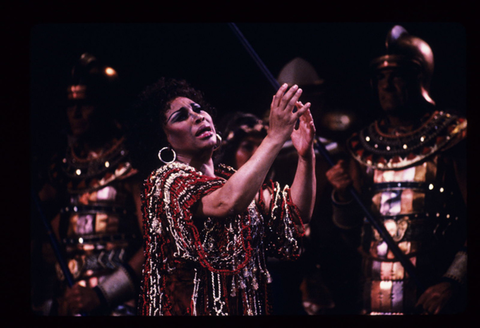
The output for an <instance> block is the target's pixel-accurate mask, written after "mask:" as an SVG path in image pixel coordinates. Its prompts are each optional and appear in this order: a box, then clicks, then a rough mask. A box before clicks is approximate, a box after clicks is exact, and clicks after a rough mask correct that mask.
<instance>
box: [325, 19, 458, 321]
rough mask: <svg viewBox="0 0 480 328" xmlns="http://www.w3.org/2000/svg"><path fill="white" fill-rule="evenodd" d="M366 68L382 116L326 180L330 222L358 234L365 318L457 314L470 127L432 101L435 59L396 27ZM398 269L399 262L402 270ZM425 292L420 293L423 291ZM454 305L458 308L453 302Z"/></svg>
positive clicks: (356, 137)
mask: <svg viewBox="0 0 480 328" xmlns="http://www.w3.org/2000/svg"><path fill="white" fill-rule="evenodd" d="M386 50H387V52H386V54H385V55H383V56H381V57H378V58H376V59H374V60H373V61H372V63H371V69H372V78H371V83H372V87H373V90H374V92H375V94H376V95H377V96H378V101H379V104H380V107H381V109H382V110H383V114H384V115H382V116H381V117H380V118H378V119H377V120H375V121H374V122H373V123H371V124H370V125H368V126H367V127H365V128H363V129H362V130H360V131H359V132H358V133H354V134H353V135H352V136H351V137H350V138H349V139H348V140H347V148H348V150H349V152H350V153H351V155H352V158H353V160H351V161H339V162H338V163H337V164H336V165H335V166H334V167H333V168H332V169H330V170H329V171H328V172H327V178H328V180H329V181H330V182H331V184H332V185H333V187H334V191H333V193H332V200H333V204H334V206H333V220H334V223H335V224H336V225H337V226H338V227H340V228H343V229H354V228H355V227H359V226H361V228H360V229H361V242H360V243H361V244H360V247H359V250H360V253H361V254H362V258H363V260H362V274H363V277H364V280H363V281H362V286H363V294H362V296H361V298H362V299H363V303H364V306H363V313H365V314H371V315H375V314H377V315H387V314H412V313H425V314H427V313H428V314H438V313H457V312H461V311H462V310H463V309H464V306H465V302H466V296H465V295H466V294H465V291H466V261H467V253H466V148H465V142H466V128H467V121H466V120H465V119H464V118H463V117H461V116H460V115H458V114H455V113H453V112H447V111H442V110H440V109H438V108H437V107H436V105H435V102H434V100H433V99H432V97H431V96H430V82H431V77H432V73H433V68H434V59H433V53H432V50H431V48H430V46H429V45H428V44H427V43H426V42H425V41H424V40H422V39H420V38H418V37H415V36H413V35H410V34H409V33H408V32H407V31H406V30H405V29H404V28H403V27H401V26H398V25H397V26H395V27H393V28H392V29H391V30H390V32H389V34H388V36H387V39H386ZM351 184H353V186H354V187H355V189H357V191H359V193H360V195H361V196H362V197H363V198H364V200H365V203H366V204H368V205H369V208H370V210H371V213H372V214H373V216H374V217H376V218H377V220H378V222H379V223H380V224H383V225H384V226H385V228H386V230H387V231H388V233H389V234H390V235H391V237H392V239H393V241H394V242H395V244H396V245H397V246H398V248H399V249H400V250H401V254H403V256H404V258H405V259H406V260H407V261H410V262H411V263H412V264H413V266H414V269H415V271H414V272H415V273H416V275H417V278H418V281H420V282H421V285H422V286H421V287H420V286H419V283H418V281H417V283H414V280H413V279H412V277H410V276H409V275H408V273H407V272H406V270H405V269H404V267H403V266H402V265H401V262H400V261H399V259H398V258H397V257H396V256H394V254H393V253H392V250H391V249H390V247H389V246H388V245H387V243H386V242H385V240H384V238H383V237H382V235H381V234H380V233H379V232H378V231H377V230H376V229H375V228H374V226H373V225H371V224H370V222H369V221H367V220H365V221H363V224H362V214H363V212H362V211H361V210H360V208H359V207H357V204H356V203H355V202H353V201H352V196H351V195H350V193H349V192H347V191H348V188H349V186H350V185H351ZM404 263H405V262H404ZM423 289H425V290H423ZM453 300H455V301H453Z"/></svg>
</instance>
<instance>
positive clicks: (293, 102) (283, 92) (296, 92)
mask: <svg viewBox="0 0 480 328" xmlns="http://www.w3.org/2000/svg"><path fill="white" fill-rule="evenodd" d="M287 89H288V90H287ZM301 94H302V89H300V88H299V87H298V86H297V85H294V86H292V87H291V88H288V85H287V84H286V83H285V84H283V85H282V86H281V87H280V88H279V89H278V91H277V93H276V94H275V95H274V96H273V99H272V103H271V104H270V119H269V120H270V123H269V128H268V134H269V135H270V136H271V137H274V138H275V139H277V138H278V140H281V141H287V140H288V139H289V138H290V135H291V134H292V131H293V129H294V127H295V123H296V122H297V120H298V119H299V117H300V116H302V115H303V114H304V113H305V112H306V111H307V110H308V109H309V108H310V104H309V103H307V104H305V105H303V106H299V107H297V102H298V99H299V98H300V96H301ZM294 109H295V110H294ZM297 109H298V110H297Z"/></svg>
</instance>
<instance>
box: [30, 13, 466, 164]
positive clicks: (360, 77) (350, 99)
mask: <svg viewBox="0 0 480 328" xmlns="http://www.w3.org/2000/svg"><path fill="white" fill-rule="evenodd" d="M395 24H400V25H402V26H403V27H405V28H406V29H407V31H408V32H409V33H410V34H413V35H416V36H419V37H421V38H423V39H424V40H425V41H426V42H428V43H429V44H430V46H431V47H432V49H433V52H434V57H435V71H434V76H433V82H432V88H431V95H432V97H433V99H434V100H435V101H436V102H437V104H438V105H439V106H440V107H446V108H453V109H456V110H459V111H460V112H464V113H465V112H466V48H467V34H468V31H467V29H466V28H465V27H464V26H463V25H462V24H459V23H436V22H429V23H411V22H405V23H404V22H392V23H389V22H381V23H379V22H377V23H238V24H237V26H238V28H239V29H240V31H241V32H242V33H243V34H244V36H245V37H246V39H247V40H248V41H249V42H250V44H251V45H252V47H253V49H254V50H255V51H256V52H257V54H258V55H259V57H260V58H261V59H262V60H263V62H264V63H265V65H266V66H267V68H268V69H269V70H270V71H271V73H272V74H273V75H274V76H275V77H277V75H278V73H279V72H280V70H281V69H282V67H283V66H284V65H285V64H286V63H288V62H289V61H290V60H292V59H293V58H295V57H301V58H304V59H305V60H307V61H308V62H310V63H311V64H312V65H313V66H314V68H315V69H316V71H317V73H318V75H319V76H320V77H321V78H322V79H324V80H325V82H326V85H327V86H328V90H327V98H328V106H329V107H330V108H333V109H339V110H341V109H348V110H353V111H354V112H356V113H357V114H358V116H359V118H360V119H361V120H362V121H365V122H366V121H368V120H370V119H371V118H372V115H373V114H372V112H373V111H372V101H371V98H370V96H371V94H370V89H369V81H368V63H369V62H370V60H371V59H373V58H374V57H376V56H378V55H380V54H383V51H384V41H385V37H386V35H387V32H388V31H389V30H390V29H391V27H393V26H394V25H395ZM83 52H90V53H92V54H94V55H95V56H96V57H97V58H98V59H100V60H101V61H103V62H104V63H106V64H108V65H109V66H112V67H113V68H115V69H116V70H117V71H118V73H119V76H120V78H121V79H122V80H123V82H124V83H125V85H126V93H125V94H124V96H125V99H126V103H127V104H128V103H130V102H133V101H134V99H135V97H136V95H137V94H138V93H139V92H140V91H141V90H142V89H143V88H144V87H145V86H147V85H148V84H150V83H153V82H155V81H156V80H157V79H158V78H159V77H161V76H169V77H180V78H185V79H186V80H188V81H189V82H191V83H192V84H193V85H194V86H195V87H197V88H198V89H200V90H202V91H204V93H205V95H206V97H207V100H208V101H209V102H210V103H211V104H212V105H214V106H215V107H216V108H217V111H218V116H219V119H220V118H221V117H222V116H223V115H225V114H226V113H228V112H232V111H246V112H251V113H254V114H257V115H259V116H262V115H263V113H264V112H265V110H267V109H268V107H269V104H270V101H271V97H272V95H273V94H274V91H275V90H274V89H273V87H272V86H271V84H270V82H269V81H268V80H267V78H266V77H265V76H264V75H263V73H262V72H261V70H260V69H259V68H258V66H257V65H256V63H255V61H254V60H253V59H252V58H251V57H250V55H249V54H248V52H247V51H246V50H245V48H244V47H243V46H242V44H241V43H240V42H239V40H238V39H237V37H236V36H235V34H234V33H233V31H232V30H231V29H230V27H229V26H228V24H227V23H163V24H137V23H135V24H113V23H108V24H107V23H105V24H99V23H92V24H38V25H33V26H32V28H31V32H30V103H31V108H30V121H31V131H30V132H31V145H32V147H31V150H32V155H33V157H32V158H33V161H34V162H35V163H36V164H35V165H34V166H37V164H38V165H42V164H44V162H45V161H46V160H47V159H48V158H49V156H50V154H51V152H52V151H54V150H55V149H54V148H55V146H56V143H57V141H58V140H59V138H61V135H60V132H61V130H62V125H63V123H64V122H65V121H64V119H65V109H64V108H61V107H60V106H59V105H58V101H59V100H60V97H61V96H63V95H64V94H63V92H64V90H65V86H66V85H67V80H68V77H69V74H70V70H71V67H72V66H73V63H74V62H75V60H77V59H78V57H79V56H80V54H81V53H83ZM317 130H318V134H319V135H322V131H321V130H319V129H317Z"/></svg>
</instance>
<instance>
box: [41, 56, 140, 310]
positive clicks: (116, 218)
mask: <svg viewBox="0 0 480 328" xmlns="http://www.w3.org/2000/svg"><path fill="white" fill-rule="evenodd" d="M66 98H67V102H68V104H67V110H66V113H67V118H68V123H69V128H70V133H69V140H68V145H67V147H66V150H63V151H62V152H60V153H58V154H57V155H56V156H55V157H54V159H53V161H52V164H51V166H50V168H49V177H50V179H49V182H48V184H46V185H45V187H44V188H43V189H42V190H41V191H40V193H39V198H40V199H41V200H42V201H47V200H49V199H57V204H59V213H58V214H57V215H56V216H55V218H54V219H53V220H52V222H51V223H52V227H53V230H54V231H55V234H56V237H57V239H58V242H59V244H60V245H61V248H62V251H63V253H64V257H65V258H64V260H65V262H66V263H67V265H68V268H69V270H70V273H71V275H72V276H73V280H74V285H73V286H71V287H67V283H66V281H65V272H63V271H62V270H60V268H59V266H58V264H57V269H58V270H57V271H58V284H57V285H56V286H55V291H54V293H53V295H52V298H53V299H52V300H49V301H48V302H46V304H48V306H44V307H43V310H42V311H40V312H41V313H39V314H43V315H76V314H78V313H84V314H86V315H133V314H135V313H136V304H135V300H136V298H137V296H138V290H137V289H138V282H139V278H138V277H140V274H141V265H142V261H143V250H142V247H141V238H142V233H141V217H142V216H141V213H140V189H139V188H140V182H141V181H140V180H139V178H138V177H137V176H138V174H137V170H136V169H135V168H134V167H132V164H131V161H130V159H129V156H130V153H129V150H128V149H127V147H126V142H125V132H124V131H123V129H122V126H121V125H120V124H119V122H118V120H115V117H116V116H117V115H116V114H117V112H118V111H120V107H119V106H120V104H119V103H116V100H118V99H120V98H121V95H120V94H119V80H118V74H117V72H116V71H115V70H114V69H113V68H111V67H108V66H105V65H103V64H102V63H100V62H99V61H98V60H97V59H96V58H95V57H94V56H92V55H91V54H88V53H84V54H82V55H81V57H80V59H79V60H78V62H77V63H76V64H75V66H74V67H73V69H72V76H71V80H70V84H69V86H68V89H67V94H66Z"/></svg>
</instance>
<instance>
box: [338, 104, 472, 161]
mask: <svg viewBox="0 0 480 328" xmlns="http://www.w3.org/2000/svg"><path fill="white" fill-rule="evenodd" d="M466 128H467V121H466V120H465V119H463V118H459V117H457V116H455V115H451V114H448V113H445V112H440V111H436V112H434V113H433V115H432V116H431V117H430V118H429V119H427V121H426V122H425V123H424V124H423V125H422V126H421V127H420V128H418V129H416V130H414V131H412V132H408V133H401V134H390V133H387V131H384V130H382V125H381V123H379V122H378V121H375V122H374V123H372V124H370V125H369V126H368V127H366V128H365V129H363V130H361V131H360V133H355V134H354V135H353V136H352V137H351V138H350V139H349V140H348V142H347V146H348V148H349V150H350V152H351V153H352V155H353V156H354V158H355V159H356V160H357V161H359V162H360V163H362V164H364V165H366V166H370V167H373V168H375V169H379V170H391V169H401V168H405V167H408V166H410V165H414V164H415V163H419V162H420V161H422V160H424V159H426V158H428V157H429V156H431V155H433V154H435V153H436V152H437V151H439V150H441V149H445V148H447V147H449V146H450V145H453V144H454V143H455V141H456V140H457V139H458V138H457V137H461V136H462V133H465V130H466Z"/></svg>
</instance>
